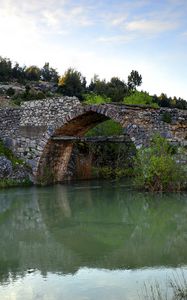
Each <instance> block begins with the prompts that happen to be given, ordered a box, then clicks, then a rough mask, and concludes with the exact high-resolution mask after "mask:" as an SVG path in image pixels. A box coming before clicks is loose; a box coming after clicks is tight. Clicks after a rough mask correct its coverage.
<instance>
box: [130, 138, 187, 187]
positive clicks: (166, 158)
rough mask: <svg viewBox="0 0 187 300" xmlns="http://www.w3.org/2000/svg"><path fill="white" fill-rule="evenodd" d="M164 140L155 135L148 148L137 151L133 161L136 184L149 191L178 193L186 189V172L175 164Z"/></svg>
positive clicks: (171, 152) (171, 150) (168, 146)
mask: <svg viewBox="0 0 187 300" xmlns="http://www.w3.org/2000/svg"><path fill="white" fill-rule="evenodd" d="M174 152H175V151H174V150H173V148H172V147H171V146H170V145H169V143H168V142H167V141H166V139H164V138H162V137H160V136H159V135H156V136H155V137H154V138H153V139H152V144H151V146H150V147H149V148H142V149H140V150H139V151H138V153H137V157H136V159H135V171H134V174H135V177H136V179H135V181H136V184H137V185H138V186H139V187H141V188H144V189H146V190H149V191H179V190H182V189H185V188H186V182H185V181H186V178H187V177H186V175H187V174H186V170H185V169H184V167H183V166H181V165H180V164H179V163H177V162H176V160H175V158H174V155H173V154H174Z"/></svg>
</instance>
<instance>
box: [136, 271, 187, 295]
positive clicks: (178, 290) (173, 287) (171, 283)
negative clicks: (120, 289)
mask: <svg viewBox="0 0 187 300" xmlns="http://www.w3.org/2000/svg"><path fill="white" fill-rule="evenodd" d="M169 288H170V291H171V293H169ZM142 294H143V295H142V296H140V295H139V299H140V300H187V279H186V277H185V274H184V271H183V270H180V272H176V273H174V274H173V277H172V278H169V279H168V280H167V281H166V287H165V289H164V291H163V287H161V285H160V284H159V283H158V282H157V281H156V282H155V284H150V285H147V284H146V283H144V287H143V291H142Z"/></svg>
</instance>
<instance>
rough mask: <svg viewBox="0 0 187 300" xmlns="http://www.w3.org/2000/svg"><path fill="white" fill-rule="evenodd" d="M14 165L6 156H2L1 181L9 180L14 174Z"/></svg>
mask: <svg viewBox="0 0 187 300" xmlns="http://www.w3.org/2000/svg"><path fill="white" fill-rule="evenodd" d="M12 169H13V168H12V163H11V161H10V160H9V159H7V158H6V157H5V156H0V179H3V178H8V177H9V176H10V175H11V174H12Z"/></svg>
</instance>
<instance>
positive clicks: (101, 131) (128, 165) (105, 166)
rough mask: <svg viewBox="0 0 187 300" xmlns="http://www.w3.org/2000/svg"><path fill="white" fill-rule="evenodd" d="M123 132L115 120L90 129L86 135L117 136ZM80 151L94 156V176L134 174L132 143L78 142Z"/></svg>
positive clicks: (108, 176)
mask: <svg viewBox="0 0 187 300" xmlns="http://www.w3.org/2000/svg"><path fill="white" fill-rule="evenodd" d="M120 134H123V129H122V127H121V126H120V125H119V124H118V123H116V122H114V121H113V120H108V121H105V122H103V123H101V124H99V125H97V126H96V127H94V128H93V129H91V130H89V131H88V132H87V134H86V136H88V137H89V136H115V135H120ZM76 147H77V150H78V153H79V154H80V155H84V156H87V157H89V158H90V157H91V158H92V176H93V177H100V178H121V177H125V176H132V175H133V156H134V155H135V152H136V150H135V147H134V145H133V144H132V143H128V142H127V143H123V144H121V143H120V144H118V143H117V144H115V143H112V142H111V143H108V142H107V143H102V142H100V143H99V142H97V143H86V142H85V143H77V144H76Z"/></svg>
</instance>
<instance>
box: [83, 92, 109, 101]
mask: <svg viewBox="0 0 187 300" xmlns="http://www.w3.org/2000/svg"><path fill="white" fill-rule="evenodd" d="M110 102H111V99H110V98H107V97H104V96H100V95H96V94H93V93H90V94H85V95H84V103H85V104H105V103H110Z"/></svg>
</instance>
